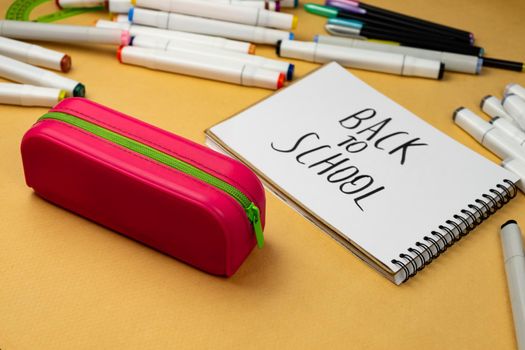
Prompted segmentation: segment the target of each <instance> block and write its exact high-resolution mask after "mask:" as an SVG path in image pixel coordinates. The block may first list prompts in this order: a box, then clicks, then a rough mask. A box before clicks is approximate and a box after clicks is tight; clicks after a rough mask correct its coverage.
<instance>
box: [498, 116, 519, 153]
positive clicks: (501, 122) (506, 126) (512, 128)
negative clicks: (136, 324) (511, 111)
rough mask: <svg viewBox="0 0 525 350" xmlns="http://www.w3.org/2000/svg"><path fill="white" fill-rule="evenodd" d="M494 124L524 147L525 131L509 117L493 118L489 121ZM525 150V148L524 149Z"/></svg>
mask: <svg viewBox="0 0 525 350" xmlns="http://www.w3.org/2000/svg"><path fill="white" fill-rule="evenodd" d="M489 123H490V124H492V125H494V126H495V127H496V128H498V129H500V130H501V131H503V133H504V134H505V135H506V136H507V137H508V138H509V139H511V140H514V141H515V142H516V143H517V144H518V145H520V146H521V147H524V145H525V132H523V130H521V129H520V128H519V127H517V126H516V125H515V124H512V123H511V122H510V121H508V120H507V119H504V118H501V117H495V118H492V119H491V120H490V122H489ZM524 151H525V150H524Z"/></svg>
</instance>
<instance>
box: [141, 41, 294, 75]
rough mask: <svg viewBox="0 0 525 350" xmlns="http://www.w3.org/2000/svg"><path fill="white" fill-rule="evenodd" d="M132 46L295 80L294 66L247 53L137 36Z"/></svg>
mask: <svg viewBox="0 0 525 350" xmlns="http://www.w3.org/2000/svg"><path fill="white" fill-rule="evenodd" d="M132 45H133V46H137V47H143V48H149V49H155V50H165V51H168V52H176V53H189V54H194V55H201V56H205V57H209V58H210V59H213V58H218V59H224V60H230V61H234V62H240V63H244V64H249V65H252V66H255V67H260V68H264V69H269V70H274V71H277V72H282V73H284V74H286V80H292V79H293V72H294V65H293V64H291V63H288V62H284V61H277V60H272V59H270V58H266V57H262V56H255V55H248V54H245V53H240V52H234V51H230V50H222V49H217V48H212V47H209V46H203V45H195V44H189V43H187V42H184V41H181V40H173V39H172V40H169V39H162V38H152V37H147V36H141V35H137V36H136V37H134V38H133V40H132Z"/></svg>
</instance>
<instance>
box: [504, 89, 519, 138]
mask: <svg viewBox="0 0 525 350" xmlns="http://www.w3.org/2000/svg"><path fill="white" fill-rule="evenodd" d="M501 104H502V105H503V108H504V109H505V111H506V112H507V113H508V114H509V115H510V116H511V117H512V118H514V120H516V122H518V125H519V126H520V128H521V129H522V130H525V100H524V99H522V98H521V97H519V96H518V95H514V94H510V95H505V97H503V100H502V101H501Z"/></svg>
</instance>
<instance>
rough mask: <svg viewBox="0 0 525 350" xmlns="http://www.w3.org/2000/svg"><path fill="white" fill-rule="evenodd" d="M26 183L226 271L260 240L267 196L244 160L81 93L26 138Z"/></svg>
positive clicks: (196, 262)
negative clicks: (116, 109) (173, 132)
mask: <svg viewBox="0 0 525 350" xmlns="http://www.w3.org/2000/svg"><path fill="white" fill-rule="evenodd" d="M21 148H22V159H23V163H24V172H25V178H26V183H27V185H28V186H29V187H32V188H33V189H34V191H35V192H36V193H37V194H38V195H40V196H41V197H43V198H45V199H47V200H48V201H50V202H52V203H55V204H57V205H59V206H61V207H63V208H65V209H68V210H70V211H72V212H75V213H77V214H80V215H82V216H84V217H86V218H88V219H91V220H93V221H95V222H97V223H99V224H101V225H103V226H106V227H108V228H110V229H112V230H115V231H117V232H119V233H121V234H123V235H125V236H127V237H130V238H132V239H134V240H137V241H139V242H142V243H144V244H146V245H148V246H150V247H153V248H155V249H157V250H159V251H161V252H163V253H165V254H167V255H169V256H172V257H175V258H177V259H180V260H182V261H184V262H186V263H188V264H190V265H192V266H195V267H197V268H199V269H202V270H204V271H206V272H209V273H211V274H216V275H223V276H231V275H233V274H234V273H235V271H237V269H238V268H239V266H240V265H241V264H242V262H243V261H244V260H245V259H246V257H247V256H248V254H249V253H250V251H251V250H252V249H253V247H254V246H255V245H256V244H258V245H259V246H260V247H262V245H263V236H262V231H263V227H264V217H265V196H264V190H263V187H262V184H261V182H260V181H259V179H258V178H257V177H256V176H255V174H254V173H253V172H252V171H251V170H250V169H248V168H247V167H246V166H244V165H243V164H241V163H240V162H238V161H236V160H234V159H231V158H228V157H226V156H223V155H221V154H219V153H217V152H215V151H213V150H210V149H208V148H206V147H203V146H201V145H199V144H196V143H194V142H191V141H189V140H186V139H184V138H182V137H180V136H177V135H174V134H171V133H169V132H167V131H164V130H161V129H159V128H156V127H154V126H152V125H149V124H146V123H144V122H141V121H140V120H137V119H134V118H132V117H129V116H127V115H124V114H122V113H119V112H117V111H114V110H111V109H109V108H107V107H104V106H102V105H99V104H96V103H94V102H92V101H89V100H86V99H82V98H68V99H65V100H63V101H62V102H60V103H59V104H57V105H56V106H55V107H54V108H53V109H51V110H50V111H49V112H48V113H46V114H44V115H43V116H42V117H41V118H40V119H39V120H38V121H37V123H36V124H34V125H33V126H32V127H31V129H29V130H28V131H27V133H26V134H25V135H24V138H23V140H22V146H21Z"/></svg>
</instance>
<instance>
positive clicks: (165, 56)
mask: <svg viewBox="0 0 525 350" xmlns="http://www.w3.org/2000/svg"><path fill="white" fill-rule="evenodd" d="M117 57H118V59H119V61H120V62H122V63H127V64H133V65H137V66H143V67H147V68H151V69H156V70H163V71H168V72H173V73H179V74H184V75H191V76H196V77H201V78H205V79H212V80H219V81H225V82H228V83H233V84H239V85H244V86H256V87H261V88H265V89H272V90H276V89H279V88H281V87H282V86H283V84H284V80H285V75H284V73H280V72H276V71H272V70H267V69H262V68H258V67H254V66H251V65H248V64H243V63H238V62H232V61H227V60H223V59H217V58H212V59H210V58H209V57H204V56H202V55H194V54H189V53H184V54H182V53H173V52H171V53H167V52H166V51H158V50H151V49H145V48H141V47H135V46H122V47H121V48H120V49H119V51H118V53H117Z"/></svg>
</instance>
